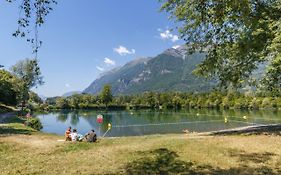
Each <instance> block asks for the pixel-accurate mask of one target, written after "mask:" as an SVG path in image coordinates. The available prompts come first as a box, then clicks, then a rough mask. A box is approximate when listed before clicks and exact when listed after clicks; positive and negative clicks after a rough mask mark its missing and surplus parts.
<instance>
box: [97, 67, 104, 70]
mask: <svg viewBox="0 0 281 175" xmlns="http://www.w3.org/2000/svg"><path fill="white" fill-rule="evenodd" d="M96 68H97V69H98V70H99V71H104V68H102V67H99V66H96Z"/></svg>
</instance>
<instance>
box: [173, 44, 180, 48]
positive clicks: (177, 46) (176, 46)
mask: <svg viewBox="0 0 281 175" xmlns="http://www.w3.org/2000/svg"><path fill="white" fill-rule="evenodd" d="M179 47H180V45H175V46H173V47H172V48H173V49H178V48H179Z"/></svg>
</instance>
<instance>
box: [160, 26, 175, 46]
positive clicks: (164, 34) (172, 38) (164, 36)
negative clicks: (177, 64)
mask: <svg viewBox="0 0 281 175" xmlns="http://www.w3.org/2000/svg"><path fill="white" fill-rule="evenodd" d="M158 31H159V32H160V33H159V35H160V38H161V39H163V40H170V41H172V42H173V43H174V42H176V41H178V40H179V36H178V35H174V34H172V33H171V31H170V30H165V31H162V30H161V29H158Z"/></svg>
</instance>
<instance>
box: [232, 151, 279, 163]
mask: <svg viewBox="0 0 281 175" xmlns="http://www.w3.org/2000/svg"><path fill="white" fill-rule="evenodd" d="M229 155H230V156H231V157H237V158H238V159H239V161H240V162H244V163H266V162H267V161H269V160H271V159H272V157H273V156H276V154H274V153H270V152H264V153H246V152H245V151H240V150H236V149H234V150H229Z"/></svg>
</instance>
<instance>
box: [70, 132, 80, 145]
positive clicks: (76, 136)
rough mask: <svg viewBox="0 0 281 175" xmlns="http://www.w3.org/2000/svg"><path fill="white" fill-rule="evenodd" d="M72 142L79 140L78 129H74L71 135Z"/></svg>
mask: <svg viewBox="0 0 281 175" xmlns="http://www.w3.org/2000/svg"><path fill="white" fill-rule="evenodd" d="M70 137H71V141H73V142H75V141H77V139H78V134H77V129H73V131H72V133H71V134H70Z"/></svg>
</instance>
